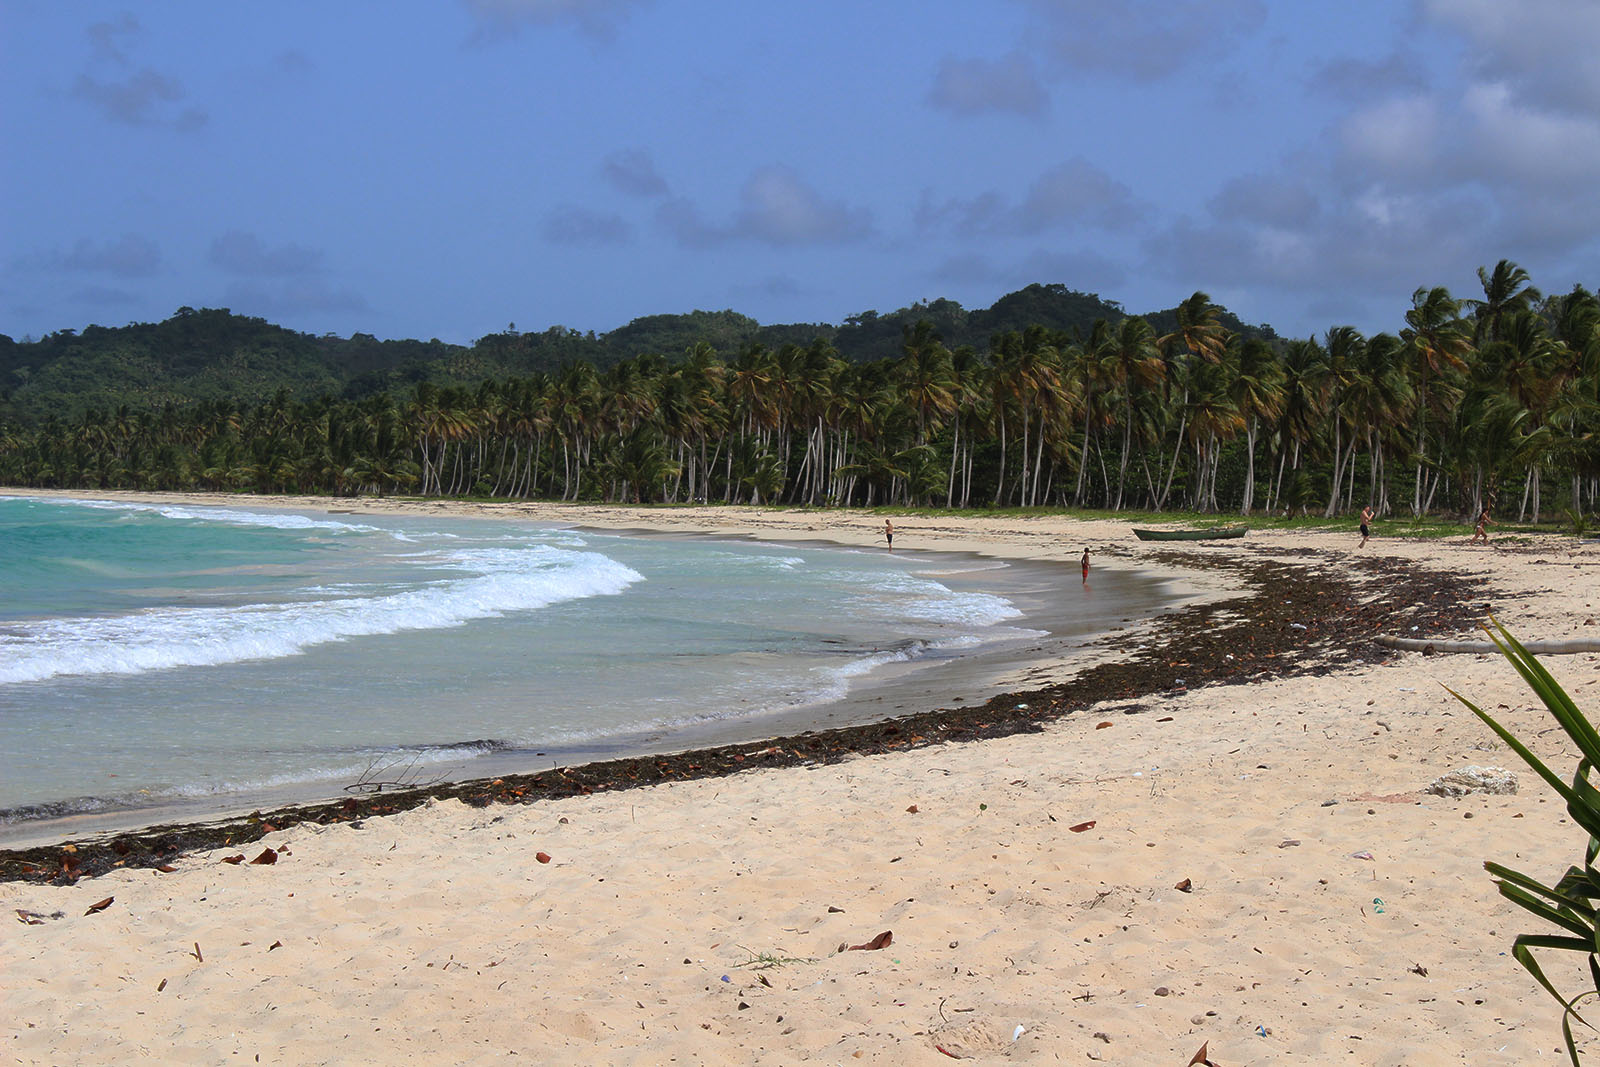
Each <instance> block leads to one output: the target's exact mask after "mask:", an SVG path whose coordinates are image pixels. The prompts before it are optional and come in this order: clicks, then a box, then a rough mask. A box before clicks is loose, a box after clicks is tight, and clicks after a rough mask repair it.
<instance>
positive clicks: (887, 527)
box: [883, 519, 894, 552]
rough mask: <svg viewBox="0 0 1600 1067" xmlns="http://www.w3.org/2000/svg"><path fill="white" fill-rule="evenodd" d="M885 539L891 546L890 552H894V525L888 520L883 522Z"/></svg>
mask: <svg viewBox="0 0 1600 1067" xmlns="http://www.w3.org/2000/svg"><path fill="white" fill-rule="evenodd" d="M883 539H884V541H885V542H886V543H887V544H888V545H889V551H890V552H893V551H894V523H892V522H890V521H889V520H888V519H884V520H883Z"/></svg>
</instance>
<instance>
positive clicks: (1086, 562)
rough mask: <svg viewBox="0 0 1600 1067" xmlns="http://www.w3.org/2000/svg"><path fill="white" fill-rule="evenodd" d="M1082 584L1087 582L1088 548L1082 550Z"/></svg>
mask: <svg viewBox="0 0 1600 1067" xmlns="http://www.w3.org/2000/svg"><path fill="white" fill-rule="evenodd" d="M1083 584H1084V585H1088V584H1089V550H1088V549H1087V548H1086V549H1084V550H1083Z"/></svg>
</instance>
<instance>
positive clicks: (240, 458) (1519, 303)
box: [0, 261, 1600, 521]
mask: <svg viewBox="0 0 1600 1067" xmlns="http://www.w3.org/2000/svg"><path fill="white" fill-rule="evenodd" d="M1480 277H1481V278H1482V280H1483V297H1482V299H1481V300H1480V299H1477V298H1473V299H1459V298H1457V297H1455V296H1453V295H1452V294H1451V293H1450V292H1448V291H1447V290H1446V289H1444V288H1441V287H1431V288H1429V287H1424V288H1419V289H1417V290H1416V292H1415V293H1414V294H1412V296H1411V299H1410V301H1409V306H1408V307H1407V308H1406V310H1405V311H1404V313H1403V316H1402V318H1403V325H1402V326H1401V327H1400V328H1399V329H1398V330H1397V331H1396V332H1394V333H1387V332H1380V333H1377V334H1374V335H1372V336H1366V335H1364V334H1363V333H1361V332H1360V331H1358V330H1356V329H1355V328H1354V327H1350V326H1340V327H1335V328H1333V329H1330V330H1328V331H1327V332H1326V333H1325V334H1324V335H1322V336H1321V337H1312V338H1304V339H1297V340H1293V341H1287V342H1285V341H1281V340H1279V339H1277V338H1275V337H1273V336H1272V335H1271V334H1270V331H1260V330H1257V331H1251V332H1245V331H1242V330H1237V329H1230V328H1229V327H1228V326H1227V325H1225V323H1224V318H1223V316H1222V314H1221V309H1219V308H1218V307H1217V305H1215V304H1214V303H1213V302H1212V301H1211V299H1210V298H1209V297H1208V296H1207V295H1206V294H1205V293H1203V292H1197V293H1195V294H1193V295H1192V296H1191V297H1189V298H1188V299H1187V300H1185V301H1184V302H1183V303H1182V304H1181V305H1180V306H1179V307H1178V308H1177V309H1175V311H1174V312H1172V313H1169V315H1168V316H1166V317H1165V318H1166V321H1164V322H1163V323H1162V324H1161V325H1160V326H1155V325H1152V323H1151V322H1150V321H1147V320H1146V319H1145V318H1142V317H1138V316H1126V315H1122V316H1119V317H1118V318H1117V319H1116V320H1115V321H1112V320H1111V319H1101V320H1098V321H1095V322H1094V323H1092V324H1091V325H1090V326H1089V328H1088V329H1086V330H1085V329H1079V328H1054V327H1051V326H1048V325H1044V324H1033V325H1030V326H1027V327H1026V328H1021V329H1017V328H1010V329H1001V330H998V331H996V332H994V333H993V334H992V335H991V336H990V337H988V338H987V339H986V342H985V343H984V344H982V345H981V346H980V345H974V344H971V343H964V344H959V345H957V346H955V347H952V346H951V345H950V344H949V343H948V342H947V339H946V337H945V335H944V333H943V332H942V331H941V329H940V327H939V325H938V324H937V323H936V322H935V321H934V320H933V318H930V317H927V316H919V315H916V314H911V315H907V316H904V317H903V318H902V320H901V322H900V325H899V329H898V331H897V333H898V338H897V343H896V344H895V345H894V351H893V352H892V353H890V354H887V355H884V356H882V357H880V358H865V359H856V360H850V359H846V358H844V357H843V355H841V352H840V349H839V347H838V345H836V344H835V343H834V339H839V338H844V337H846V336H848V335H847V334H846V333H845V332H844V331H843V330H840V331H835V332H834V333H833V335H832V337H831V338H830V337H828V336H816V337H813V338H812V339H811V340H809V341H806V342H800V341H792V340H791V341H783V342H781V343H775V344H767V343H764V342H763V341H761V340H755V339H748V340H746V341H744V342H743V343H741V344H740V345H739V346H738V347H737V348H736V349H735V350H732V351H724V350H722V349H720V348H719V347H718V346H716V345H715V344H713V343H711V342H709V341H697V342H695V343H693V344H690V345H687V346H686V347H684V348H683V349H682V350H680V351H676V352H645V353H640V354H636V355H634V356H631V357H629V358H625V359H621V360H619V361H616V362H613V363H610V364H609V365H604V366H602V365H597V364H596V363H595V362H592V361H590V360H588V359H583V358H578V359H572V360H569V361H567V362H565V363H563V364H561V365H560V366H559V367H558V368H556V369H554V370H553V371H549V372H544V371H539V372H534V373H530V374H525V375H517V374H507V375H503V376H493V377H481V378H480V379H479V380H477V381H475V382H470V383H468V382H464V381H463V379H464V378H468V377H470V376H471V374H472V373H473V371H474V368H475V367H476V368H477V369H479V370H481V369H482V367H480V366H478V364H479V363H481V362H482V361H483V360H485V359H486V358H487V357H486V356H485V355H484V353H485V352H486V351H487V349H485V347H484V346H483V344H482V343H480V345H479V346H476V347H474V348H473V349H461V350H457V351H456V352H454V353H453V354H451V355H450V358H449V359H448V360H447V361H446V362H445V364H442V365H441V364H440V363H438V362H437V361H436V362H434V363H430V364H421V363H419V364H416V365H415V366H413V370H415V369H416V367H417V366H426V367H430V368H432V369H433V370H434V371H439V370H440V368H441V366H443V367H445V368H446V369H447V370H448V371H449V374H445V375H444V376H443V379H442V380H439V379H438V378H429V379H428V380H423V381H420V382H416V383H415V384H410V385H406V384H404V381H403V376H401V377H396V374H397V373H398V372H396V371H394V370H393V368H391V371H390V372H389V374H388V376H387V377H385V378H383V379H382V382H383V383H384V384H385V386H386V387H385V388H379V389H374V390H369V391H366V392H364V393H363V392H362V390H361V389H360V388H359V387H358V383H356V382H354V381H347V382H346V384H345V388H344V389H343V391H342V392H335V391H332V390H331V389H330V390H328V391H324V392H320V393H319V392H317V391H316V390H315V388H314V386H315V385H316V384H317V382H318V378H317V375H318V373H326V368H325V367H324V368H323V371H321V372H319V371H318V370H317V366H316V364H315V363H314V362H305V361H299V362H292V363H289V364H287V365H286V366H281V367H277V368H276V369H277V370H279V371H286V372H292V373H294V374H298V375H300V376H301V378H302V379H304V380H300V379H296V382H297V384H298V385H300V386H301V387H302V388H301V390H300V393H299V394H298V395H297V394H296V393H294V392H292V391H291V390H290V389H289V388H288V387H287V386H284V387H280V388H277V389H276V390H275V391H274V392H273V394H272V395H271V396H268V397H266V398H264V399H249V398H246V397H240V396H236V395H214V396H211V397H209V398H208V399H205V400H202V401H198V402H193V403H187V404H180V403H175V402H172V401H171V400H170V399H169V400H168V401H167V402H164V403H162V404H160V405H159V406H156V405H145V406H141V405H139V404H138V403H135V402H128V403H121V404H118V405H117V406H116V407H114V408H112V407H97V408H90V409H86V410H83V411H81V412H79V413H76V414H67V415H60V416H57V415H52V416H49V417H47V418H44V419H43V420H35V421H33V422H31V423H23V422H21V421H16V420H13V421H10V422H8V423H7V424H5V426H4V428H3V433H0V481H3V482H5V483H7V484H12V485H25V486H35V487H46V488H90V489H93V488H143V489H252V490H256V491H260V492H291V491H292V492H301V493H332V494H355V493H415V494H421V495H424V496H433V495H464V494H469V495H476V496H486V497H499V498H541V499H558V500H622V501H631V502H666V503H686V502H695V501H717V502H749V503H786V504H803V505H867V506H871V505H883V504H890V505H900V506H930V505H936V506H947V507H970V506H982V505H991V506H1024V507H1027V506H1073V507H1096V508H1110V509H1120V508H1137V509H1153V510H1161V509H1165V508H1178V507H1181V508H1184V509H1189V510H1200V511H1217V512H1223V511H1231V512H1238V513H1240V514H1250V513H1252V512H1253V511H1260V510H1263V509H1264V510H1267V511H1270V512H1274V513H1282V512H1292V513H1306V512H1308V511H1310V510H1312V509H1318V510H1320V511H1322V512H1323V513H1324V514H1326V515H1330V516H1331V515H1335V514H1339V513H1341V512H1349V511H1352V510H1359V508H1360V507H1361V506H1363V505H1365V504H1366V503H1368V502H1371V503H1373V504H1374V506H1375V507H1376V508H1377V509H1378V511H1379V513H1380V514H1384V513H1393V512H1396V511H1399V512H1408V513H1410V514H1414V515H1421V514H1424V513H1427V512H1437V511H1444V512H1454V513H1460V514H1476V513H1477V512H1478V511H1479V510H1481V509H1482V508H1483V507H1484V506H1485V504H1486V503H1488V502H1490V501H1494V500H1496V499H1498V504H1497V505H1496V506H1498V508H1499V509H1500V510H1501V512H1502V513H1507V512H1510V511H1513V510H1514V511H1515V512H1517V513H1518V514H1519V515H1520V516H1522V517H1531V518H1532V519H1533V520H1535V521H1537V520H1538V519H1539V517H1540V515H1541V513H1543V512H1548V511H1549V510H1551V506H1552V503H1555V506H1556V507H1560V508H1566V509H1570V510H1571V511H1572V512H1573V513H1574V514H1575V515H1578V516H1581V515H1586V514H1588V513H1590V512H1592V511H1593V510H1594V509H1595V506H1596V505H1595V501H1596V494H1597V492H1600V436H1597V430H1600V300H1597V299H1596V297H1595V296H1594V294H1592V293H1590V292H1588V291H1587V290H1585V289H1583V288H1581V287H1575V288H1573V289H1572V290H1571V291H1569V292H1566V293H1562V294H1560V295H1558V296H1548V297H1547V296H1542V295H1540V294H1539V293H1538V292H1537V291H1536V290H1534V289H1532V288H1531V286H1530V285H1529V280H1528V279H1527V276H1526V274H1525V273H1524V272H1522V271H1521V269H1520V268H1518V267H1517V266H1516V264H1513V263H1508V262H1504V261H1502V262H1501V263H1499V264H1497V265H1496V266H1495V267H1494V268H1492V269H1486V270H1484V271H1480ZM1106 306H1107V307H1111V305H1106ZM911 310H912V311H913V312H914V311H915V310H916V309H911ZM191 314H193V315H202V314H208V313H191ZM181 317H182V316H180V318H181ZM1234 321H1235V322H1236V320H1234ZM164 325H165V324H164ZM946 325H947V326H948V325H949V324H948V323H947V324H946ZM879 332H881V331H879ZM969 336H970V329H969ZM487 340H493V341H494V343H496V344H499V343H504V344H508V345H510V344H515V343H516V342H517V340H518V338H517V336H516V335H515V334H507V335H497V336H496V337H495V338H493V339H487ZM873 343H874V344H878V345H879V346H880V347H881V342H880V341H876V340H875V341H873ZM192 358H194V359H196V360H199V361H200V363H201V364H202V365H203V364H204V363H205V360H204V359H202V358H201V355H199V354H194V355H193V356H192ZM229 358H232V359H243V358H245V356H243V355H238V354H236V355H234V356H232V357H229ZM258 358H262V359H265V357H259V356H258ZM134 366H135V367H136V366H137V361H135V363H134ZM235 369H237V368H235ZM257 369H259V370H260V371H261V372H262V373H263V374H267V373H268V372H269V371H271V370H273V369H274V368H273V367H272V366H269V365H268V364H265V363H263V364H262V365H261V366H260V367H259V368H257ZM56 373H58V374H59V373H65V372H64V371H62V370H61V369H60V368H56ZM441 373H442V372H441ZM13 377H14V378H15V372H13ZM24 378H25V376H24ZM232 380H234V381H238V380H240V379H238V378H235V379H232ZM330 381H331V380H330ZM23 384H24V386H25V385H26V381H25V380H24V383H23ZM369 384H370V383H369ZM13 388H14V390H17V391H19V392H20V389H17V387H15V386H14V387H13ZM135 395H136V394H135ZM1552 487H1559V502H1554V501H1552V500H1551V499H1549V498H1550V496H1551V492H1552Z"/></svg>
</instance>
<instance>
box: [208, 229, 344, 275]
mask: <svg viewBox="0 0 1600 1067" xmlns="http://www.w3.org/2000/svg"><path fill="white" fill-rule="evenodd" d="M210 261H211V265H212V266H214V267H217V268H219V269H221V270H225V271H227V272H228V273H230V274H237V275H240V276H242V277H254V278H295V277H306V276H309V275H314V274H319V273H321V271H322V253H321V252H320V251H318V250H317V249H314V248H307V247H305V246H304V245H297V244H285V245H279V246H277V247H276V248H269V247H267V245H266V243H265V242H263V241H262V240H261V238H259V237H257V236H256V235H255V234H253V233H246V232H245V231H243V230H233V231H230V232H228V233H225V234H223V235H222V236H220V237H218V238H217V239H216V240H214V241H212V242H211V254H210Z"/></svg>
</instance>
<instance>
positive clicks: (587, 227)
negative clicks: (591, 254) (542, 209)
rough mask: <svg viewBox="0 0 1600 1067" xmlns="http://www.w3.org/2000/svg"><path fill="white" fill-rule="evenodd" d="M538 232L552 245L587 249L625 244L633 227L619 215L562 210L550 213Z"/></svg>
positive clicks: (581, 210)
mask: <svg viewBox="0 0 1600 1067" xmlns="http://www.w3.org/2000/svg"><path fill="white" fill-rule="evenodd" d="M539 232H540V234H541V235H543V237H544V239H545V240H547V241H550V242H551V243H553V244H560V245H577V246H582V247H589V248H597V247H601V246H604V245H622V244H627V243H628V242H629V241H630V240H631V239H632V237H633V227H632V226H630V225H629V224H628V223H627V222H626V221H625V220H624V219H622V218H621V217H620V216H618V215H602V214H599V213H597V212H593V211H589V210H588V209H586V208H581V207H561V208H557V209H556V210H554V211H552V212H550V214H549V215H547V216H545V220H544V223H543V225H541V226H540V227H539Z"/></svg>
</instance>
